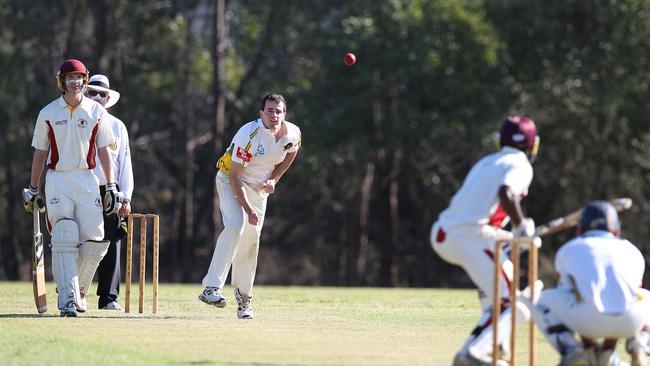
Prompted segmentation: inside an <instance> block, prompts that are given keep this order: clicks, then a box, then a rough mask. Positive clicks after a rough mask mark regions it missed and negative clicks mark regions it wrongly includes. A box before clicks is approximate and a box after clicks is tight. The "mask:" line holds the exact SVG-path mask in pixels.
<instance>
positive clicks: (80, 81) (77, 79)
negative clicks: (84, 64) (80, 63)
mask: <svg viewBox="0 0 650 366" xmlns="http://www.w3.org/2000/svg"><path fill="white" fill-rule="evenodd" d="M63 81H64V83H65V90H66V91H67V92H68V93H70V94H78V93H81V91H82V89H83V86H84V76H83V74H68V75H66V76H65V78H64V79H63Z"/></svg>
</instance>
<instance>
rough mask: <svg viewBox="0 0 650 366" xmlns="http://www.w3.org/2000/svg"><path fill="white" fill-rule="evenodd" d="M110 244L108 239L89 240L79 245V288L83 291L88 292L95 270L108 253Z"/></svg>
mask: <svg viewBox="0 0 650 366" xmlns="http://www.w3.org/2000/svg"><path fill="white" fill-rule="evenodd" d="M109 244H110V242H109V241H108V240H106V241H94V240H88V241H86V242H84V243H83V244H81V247H79V255H78V257H77V266H78V267H79V290H80V292H81V293H83V294H87V293H88V289H89V288H90V284H91V282H92V280H93V276H95V271H96V270H97V267H98V266H99V262H100V261H101V260H102V258H104V256H105V255H106V252H107V251H108V246H109Z"/></svg>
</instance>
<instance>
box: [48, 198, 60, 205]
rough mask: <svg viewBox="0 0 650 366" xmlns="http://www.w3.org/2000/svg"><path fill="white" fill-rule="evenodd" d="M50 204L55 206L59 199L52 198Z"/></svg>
mask: <svg viewBox="0 0 650 366" xmlns="http://www.w3.org/2000/svg"><path fill="white" fill-rule="evenodd" d="M50 203H51V204H53V205H56V204H57V203H59V199H58V198H56V197H54V198H52V199H50Z"/></svg>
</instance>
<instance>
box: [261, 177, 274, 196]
mask: <svg viewBox="0 0 650 366" xmlns="http://www.w3.org/2000/svg"><path fill="white" fill-rule="evenodd" d="M262 189H263V190H264V192H266V193H268V194H271V193H273V192H275V179H267V180H266V182H264V183H262Z"/></svg>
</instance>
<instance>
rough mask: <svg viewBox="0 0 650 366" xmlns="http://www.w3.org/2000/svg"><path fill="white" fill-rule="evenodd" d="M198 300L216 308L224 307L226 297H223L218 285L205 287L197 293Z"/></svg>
mask: <svg viewBox="0 0 650 366" xmlns="http://www.w3.org/2000/svg"><path fill="white" fill-rule="evenodd" d="M199 300H201V301H203V302H204V303H206V304H208V305H214V306H216V307H218V308H225V307H226V303H227V301H226V298H225V297H223V294H222V292H221V289H220V288H218V287H210V286H208V287H206V288H205V290H203V292H201V294H200V295H199Z"/></svg>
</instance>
